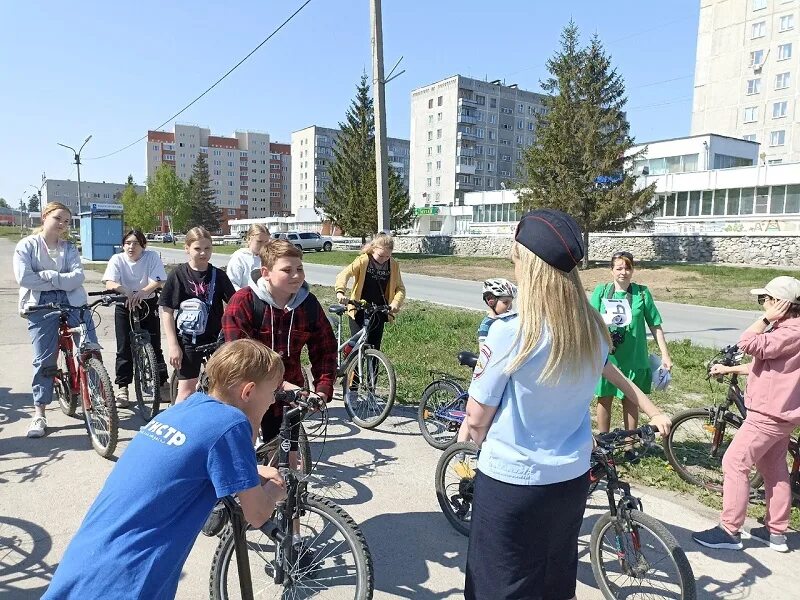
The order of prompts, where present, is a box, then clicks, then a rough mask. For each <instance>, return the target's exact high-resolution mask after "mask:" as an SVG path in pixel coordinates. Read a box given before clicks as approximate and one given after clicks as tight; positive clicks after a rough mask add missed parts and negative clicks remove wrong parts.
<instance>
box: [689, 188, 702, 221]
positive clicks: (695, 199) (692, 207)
mask: <svg viewBox="0 0 800 600" xmlns="http://www.w3.org/2000/svg"><path fill="white" fill-rule="evenodd" d="M699 215H700V192H689V216H690V217H697V216H699Z"/></svg>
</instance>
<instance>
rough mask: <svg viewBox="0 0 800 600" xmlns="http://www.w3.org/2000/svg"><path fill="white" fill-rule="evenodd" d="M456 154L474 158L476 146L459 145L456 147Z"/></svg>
mask: <svg viewBox="0 0 800 600" xmlns="http://www.w3.org/2000/svg"><path fill="white" fill-rule="evenodd" d="M456 156H464V157H467V158H474V157H475V148H474V147H473V146H459V147H458V148H456Z"/></svg>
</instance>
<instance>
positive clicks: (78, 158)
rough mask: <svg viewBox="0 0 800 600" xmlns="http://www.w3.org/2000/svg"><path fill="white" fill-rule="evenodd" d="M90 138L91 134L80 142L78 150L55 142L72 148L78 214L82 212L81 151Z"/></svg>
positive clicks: (64, 145) (65, 146) (63, 145)
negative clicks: (76, 180)
mask: <svg viewBox="0 0 800 600" xmlns="http://www.w3.org/2000/svg"><path fill="white" fill-rule="evenodd" d="M90 139H92V136H91V135H90V136H89V137H87V138H86V139H85V140H84V142H83V144H81V147H80V150H77V151H76V150H75V148H73V147H72V146H67V145H66V144H62V143H60V142H56V143H57V144H58V145H59V146H62V147H63V148H66V149H67V150H72V153H73V154H74V155H75V165H76V166H77V167H78V213H79V214H80V213H81V212H83V197H82V196H81V152H82V151H83V147H84V146H85V145H86V143H87V142H88V141H89V140H90Z"/></svg>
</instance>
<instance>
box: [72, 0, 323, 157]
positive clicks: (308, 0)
mask: <svg viewBox="0 0 800 600" xmlns="http://www.w3.org/2000/svg"><path fill="white" fill-rule="evenodd" d="M310 3H311V0H306V1H305V2H304V3H303V4H302V5H301V6H300V8H298V9H297V10H296V11H294V12H293V13H292V14H291V15H290V16H289V18H288V19H286V20H285V21H284V22H283V23H281V24H280V25H278V27H277V28H276V29H275V30H274V31H273V32H272V33H270V34H269V35H268V36H267V37H266V38H264V40H263V41H262V42H261V43H260V44H259V45H258V46H256V47H255V48H253V49H252V50H251V51H250V52H249V53H248V54H247V56H245V57H244V58H243V59H242V60H240V61H239V62H237V63H236V64H235V65H234V66H233V67H231V68H230V70H228V72H227V73H225V74H224V75H223V76H222V77H220V78H219V79H217V80H216V81H215V82H214V83H213V84H211V86H210V87H209V88H208V89H206V90H205V91H204V92H203V93H202V94H200V95H199V96H198V97H197V98H195V99H194V100H192V101H191V102H189V104H187V105H186V106H184V107H183V108H182V109H180V110H179V111H178V112H176V113H175V114H174V115H172V116H171V117H170V118H169V119H167V120H166V121H164V122H163V123H161V125H159V126H158V127H156V128H155V129H156V130H158V129H161V128H162V127H164V125H167V124H168V123H169V122H170V121H172V120H174V119H176V118H177V117H179V116H180V115H181V114H182V113H184V112H185V111H186V110H188V109H189V108H190V107H191V106H192V105H193V104H194V103H195V102H197V101H198V100H200V99H201V98H202V97H203V96H205V95H206V94H207V93H208V92H210V91H211V90H213V89H214V88H215V87H217V85H219V84H220V83H221V82H222V81H223V80H224V79H225V78H226V77H227V76H228V75H230V74H231V73H233V72H234V71H235V70H236V69H238V68H239V66H241V64H242V63H243V62H244V61H246V60H247V59H248V58H250V57H251V56H253V54H255V53H256V52H257V51H258V50H259V48H261V46H263V45H264V44H266V43H267V42H268V41H269V40H270V39H271V38H272V37H273V36H275V35H276V34H277V33H278V32H279V31H280V30H281V29H283V27H284V26H285V25H286V24H287V23H289V21H291V20H292V19H294V18H295V17H296V16H297V15H298V14H299V13H300V11H301V10H303V9H304V8H305V7H306V6H308V5H309V4H310ZM145 138H147V134H144V135H143V136H142V137H140V138H139V139H137V140H135V141H133V142H131V143H130V144H128V145H127V146H124V147H122V148H120V149H119V150H114V152H109V153H108V154H103V155H102V156H91V157H88V158H84V160H100V159H101V158H108V157H109V156H114V155H115V154H119V153H120V152H123V151H125V150H127V149H128V148H130V147H131V146H135V145H136V144H138V143H139V142H141V141H142V140H144V139H145Z"/></svg>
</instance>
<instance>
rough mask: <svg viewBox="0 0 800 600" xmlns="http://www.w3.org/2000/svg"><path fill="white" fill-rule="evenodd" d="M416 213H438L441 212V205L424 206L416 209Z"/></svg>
mask: <svg viewBox="0 0 800 600" xmlns="http://www.w3.org/2000/svg"><path fill="white" fill-rule="evenodd" d="M414 214H415V215H417V216H419V215H438V214H439V207H438V206H422V207H420V208H415V209H414Z"/></svg>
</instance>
